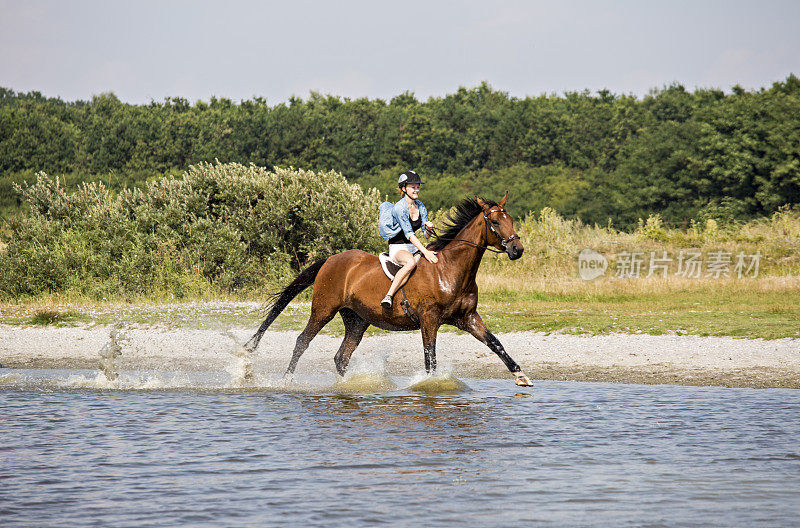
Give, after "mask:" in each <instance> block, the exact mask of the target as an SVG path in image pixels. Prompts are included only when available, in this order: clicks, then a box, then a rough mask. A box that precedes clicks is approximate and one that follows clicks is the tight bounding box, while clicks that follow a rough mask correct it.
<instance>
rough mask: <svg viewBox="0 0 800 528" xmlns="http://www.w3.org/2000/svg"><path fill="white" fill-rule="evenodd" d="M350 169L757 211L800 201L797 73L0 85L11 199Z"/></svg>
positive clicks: (449, 200)
mask: <svg viewBox="0 0 800 528" xmlns="http://www.w3.org/2000/svg"><path fill="white" fill-rule="evenodd" d="M214 160H219V161H221V162H237V163H254V164H256V165H259V166H266V167H272V166H279V167H294V168H297V169H304V170H314V171H329V170H335V171H338V172H340V173H341V174H343V175H344V176H345V177H346V178H347V179H348V180H349V181H350V182H356V183H359V184H360V185H361V186H362V187H365V188H369V187H375V188H377V189H378V190H379V191H381V192H382V193H383V194H389V195H390V198H391V197H395V196H396V194H395V192H396V191H395V187H396V178H397V175H398V174H399V173H400V172H402V171H403V170H406V169H409V168H412V169H415V170H417V171H418V172H419V173H420V174H421V175H422V177H423V180H424V181H425V182H426V186H425V190H424V193H423V198H424V200H425V202H426V205H428V207H429V209H437V208H440V207H449V206H450V205H452V204H453V203H455V202H456V201H457V200H459V199H460V198H462V197H463V196H464V195H468V194H474V193H478V194H481V195H486V196H488V197H494V198H499V196H500V195H501V194H502V193H503V192H504V191H505V190H509V191H510V193H511V199H510V206H511V208H512V212H514V213H515V214H517V215H522V214H524V213H527V212H528V211H538V210H540V209H541V208H542V207H545V206H547V207H551V208H553V209H554V210H556V211H557V212H558V213H560V214H561V215H564V216H567V217H578V218H580V219H582V220H583V221H584V222H590V223H592V222H594V223H600V224H605V223H607V222H608V221H609V220H610V221H611V222H613V223H614V224H615V225H620V226H625V225H632V224H633V223H635V222H636V220H637V219H638V218H646V217H647V216H648V215H649V214H651V213H659V214H660V215H661V217H662V218H664V219H665V220H666V221H668V222H670V223H674V224H678V223H680V222H682V221H685V220H686V219H688V218H698V217H703V216H706V217H710V218H720V219H748V218H753V217H757V216H763V215H767V214H769V213H772V212H774V211H776V210H778V209H779V208H780V207H782V206H785V205H790V206H793V205H796V204H798V203H800V79H798V78H797V77H796V76H795V75H790V76H789V77H787V78H786V79H785V80H784V81H779V82H775V83H774V84H773V85H772V86H771V87H769V88H762V89H758V90H745V89H742V88H741V87H739V86H734V87H733V89H732V91H731V93H729V94H726V93H724V92H723V91H721V90H718V89H697V90H695V91H689V90H687V89H686V88H685V87H683V86H681V85H680V84H673V85H670V86H667V87H664V88H662V89H658V90H653V91H651V93H650V94H648V95H647V96H645V97H641V98H638V97H635V96H632V95H617V94H612V93H610V92H608V91H605V90H603V91H600V92H597V93H589V92H588V91H584V92H571V93H566V94H563V95H541V96H538V97H525V98H516V97H512V96H509V95H508V94H506V93H504V92H502V91H497V90H494V89H493V88H492V87H491V86H489V85H488V84H486V83H483V84H481V85H479V86H477V87H474V88H459V89H458V90H457V91H456V92H455V93H453V94H449V95H446V96H444V97H432V98H429V99H428V100H427V101H420V100H418V99H417V98H416V97H415V96H414V95H413V94H411V93H403V94H400V95H398V96H396V97H394V98H392V99H391V100H389V101H384V100H381V99H366V98H364V99H355V100H350V99H347V98H342V97H337V96H333V95H321V94H318V93H311V95H310V96H309V97H308V98H307V99H305V100H303V99H300V98H296V97H293V98H291V99H290V100H289V101H287V102H285V103H279V104H275V105H270V104H268V102H267V101H266V100H265V99H263V98H259V97H256V98H253V99H250V100H244V101H241V102H239V103H235V102H233V101H231V100H229V99H225V98H212V99H211V100H210V101H208V102H205V101H197V102H195V103H190V102H189V101H187V100H185V99H181V98H168V99H166V100H164V101H163V102H156V101H153V102H151V103H150V104H146V105H132V104H127V103H124V102H121V101H120V100H119V99H118V98H117V97H115V96H114V95H113V94H111V93H107V94H101V95H97V96H95V97H93V98H92V100H91V101H75V102H67V101H63V100H61V99H59V98H49V97H44V96H42V95H41V94H40V93H37V92H31V93H16V92H14V91H13V90H10V89H7V88H0V207H3V206H5V207H6V208H8V207H12V208H13V207H14V206H15V200H18V199H19V198H18V197H17V193H16V192H15V191H14V190H13V185H12V184H13V183H14V182H17V183H19V182H21V181H22V180H29V181H33V180H35V178H34V173H35V172H37V171H45V172H47V173H48V174H51V175H56V174H59V175H62V180H63V181H65V182H67V183H68V184H75V183H79V182H83V181H95V180H100V181H103V182H105V183H106V184H107V185H109V186H110V187H112V188H122V187H131V186H139V187H142V186H144V185H145V183H146V182H147V181H148V180H150V181H152V180H153V179H154V178H156V177H159V176H163V175H167V174H173V175H178V174H180V173H181V172H182V171H184V170H186V169H187V168H188V167H189V166H190V165H192V164H196V163H201V162H213V161H214Z"/></svg>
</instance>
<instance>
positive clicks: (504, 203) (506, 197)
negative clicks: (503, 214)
mask: <svg viewBox="0 0 800 528" xmlns="http://www.w3.org/2000/svg"><path fill="white" fill-rule="evenodd" d="M506 200H508V191H506V195H505V196H503V199H502V200H500V203H499V204H497V205H499V206H500V207H505V206H506Z"/></svg>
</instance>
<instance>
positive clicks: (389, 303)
mask: <svg viewBox="0 0 800 528" xmlns="http://www.w3.org/2000/svg"><path fill="white" fill-rule="evenodd" d="M381 306H383V307H384V308H391V307H392V296H391V295H387V296H386V297H384V298H383V300H382V301H381Z"/></svg>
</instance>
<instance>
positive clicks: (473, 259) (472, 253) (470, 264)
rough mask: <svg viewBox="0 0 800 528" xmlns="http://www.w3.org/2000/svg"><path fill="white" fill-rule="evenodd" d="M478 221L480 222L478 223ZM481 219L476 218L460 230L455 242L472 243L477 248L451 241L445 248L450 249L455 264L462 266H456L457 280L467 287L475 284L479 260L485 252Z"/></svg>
mask: <svg viewBox="0 0 800 528" xmlns="http://www.w3.org/2000/svg"><path fill="white" fill-rule="evenodd" d="M479 219H480V221H479ZM482 220H483V219H482V218H481V217H480V216H478V217H476V218H475V220H473V221H472V222H470V223H469V224H467V226H466V227H465V228H464V229H462V230H461V232H460V233H459V234H458V236H456V239H457V240H466V241H468V242H472V243H473V244H476V245H477V246H478V247H475V246H472V245H470V244H464V243H463V242H458V241H457V240H456V241H453V242H450V244H449V245H448V246H447V247H448V248H452V249H451V250H450V251H452V252H453V253H452V257H451V258H453V260H454V261H455V262H458V263H459V264H463V266H458V267H457V269H458V272H457V274H458V275H459V278H460V279H461V280H459V281H458V282H460V283H461V284H463V285H464V286H468V285H470V284H471V283H473V282H475V276H476V275H477V273H478V267H479V266H480V265H481V259H483V254H484V253H485V252H486V250H485V249H484V247H483V246H485V245H486V240H485V233H484V229H483V221H482Z"/></svg>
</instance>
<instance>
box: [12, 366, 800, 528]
mask: <svg viewBox="0 0 800 528" xmlns="http://www.w3.org/2000/svg"><path fill="white" fill-rule="evenodd" d="M234 374H235V373H225V372H219V373H197V372H195V373H159V372H137V373H129V372H123V373H121V374H120V377H119V379H117V380H116V381H114V382H109V381H108V380H107V379H105V377H104V376H103V375H102V374H97V373H95V372H91V371H44V370H37V371H24V370H10V369H0V412H2V414H3V418H2V420H0V439H1V440H2V441H0V526H4V527H7V526H14V527H16V526H44V527H46V526H109V525H113V526H115V527H124V526H137V527H140V526H176V525H179V526H285V525H307V526H326V525H327V526H340V525H343V524H344V523H353V524H355V525H358V526H363V525H370V526H371V525H377V524H390V525H400V526H412V525H419V526H453V525H456V524H458V525H466V526H521V525H531V524H532V525H543V526H548V525H552V526H581V525H603V526H607V525H613V526H694V525H697V526H707V525H725V526H752V525H769V526H791V525H794V524H795V523H796V521H797V516H798V515H800V441H798V439H799V438H800V391H794V390H778V389H770V390H754V389H725V388H716V387H681V386H664V385H662V386H645V385H623V384H600V383H567V382H537V383H536V386H535V388H533V389H532V390H529V389H520V388H517V387H515V386H514V385H513V383H512V382H511V381H510V380H486V379H480V380H478V379H462V380H457V379H455V378H453V377H452V376H449V375H443V376H441V377H440V378H439V379H438V380H437V379H434V380H430V379H427V378H424V377H422V376H418V377H415V378H408V377H404V378H400V377H389V376H386V375H385V374H383V373H380V372H379V373H373V374H371V375H370V373H368V372H367V373H365V372H357V373H354V375H353V376H351V377H349V378H347V379H345V380H344V381H338V382H337V380H336V378H335V377H334V376H333V375H332V374H329V373H321V374H319V375H315V376H308V377H299V378H296V379H294V380H292V381H285V380H283V379H280V378H278V377H274V378H270V377H266V376H262V377H256V378H254V379H253V380H250V381H248V382H244V381H243V380H241V379H237V378H236V376H235V375H234ZM462 384H463V385H462ZM420 387H424V390H420ZM437 387H438V388H437ZM523 390H524V392H523Z"/></svg>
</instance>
